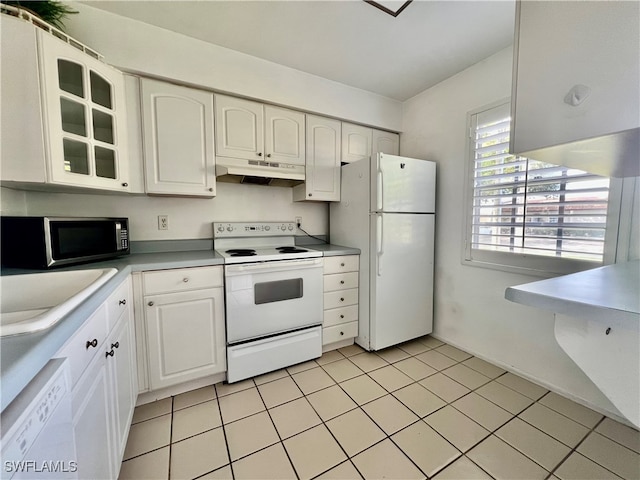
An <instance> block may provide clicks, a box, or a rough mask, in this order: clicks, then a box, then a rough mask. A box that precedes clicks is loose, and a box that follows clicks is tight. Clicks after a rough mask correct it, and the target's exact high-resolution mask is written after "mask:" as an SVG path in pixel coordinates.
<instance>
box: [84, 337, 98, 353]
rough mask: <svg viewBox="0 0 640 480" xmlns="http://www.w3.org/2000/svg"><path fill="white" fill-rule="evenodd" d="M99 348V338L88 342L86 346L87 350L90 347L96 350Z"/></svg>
mask: <svg viewBox="0 0 640 480" xmlns="http://www.w3.org/2000/svg"><path fill="white" fill-rule="evenodd" d="M97 346H98V339H97V338H94V339H93V340H91V341H89V340H87V346H86V348H87V350H88V349H89V347H93V348H96V347H97Z"/></svg>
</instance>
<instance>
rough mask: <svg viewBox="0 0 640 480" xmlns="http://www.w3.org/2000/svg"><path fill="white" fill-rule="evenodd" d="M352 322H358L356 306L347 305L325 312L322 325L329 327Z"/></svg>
mask: <svg viewBox="0 0 640 480" xmlns="http://www.w3.org/2000/svg"><path fill="white" fill-rule="evenodd" d="M354 320H358V305H349V306H348V307H342V308H332V309H331V310H325V311H324V321H323V322H322V325H323V326H324V327H330V326H332V325H338V324H340V323H346V322H353V321H354Z"/></svg>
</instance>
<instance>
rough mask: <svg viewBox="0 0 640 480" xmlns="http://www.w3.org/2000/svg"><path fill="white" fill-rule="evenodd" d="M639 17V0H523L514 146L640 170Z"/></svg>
mask: <svg viewBox="0 0 640 480" xmlns="http://www.w3.org/2000/svg"><path fill="white" fill-rule="evenodd" d="M639 17H640V3H638V2H531V1H521V2H518V4H517V14H516V42H515V59H514V79H513V92H512V122H513V123H512V127H511V145H510V147H511V152H513V153H518V154H525V155H527V156H529V157H531V158H535V159H539V160H543V161H549V162H550V163H556V164H565V165H568V166H573V167H575V168H581V169H583V170H589V171H593V173H600V174H604V175H613V176H627V175H628V174H631V175H638V174H640V168H639V165H640V163H639V162H638V153H639V152H638V150H639V147H638V144H639V143H640V135H639V133H638V132H639V131H640V129H639V128H638V127H640V88H639V85H640V43H639V42H638V39H639V38H640V23H639V22H638V18H639ZM620 132H624V133H620ZM596 139H600V140H596ZM577 141H580V142H581V143H580V144H576V143H575V142H577ZM566 145H570V146H569V147H568V148H567V147H566ZM556 146H557V147H556ZM548 147H553V148H548Z"/></svg>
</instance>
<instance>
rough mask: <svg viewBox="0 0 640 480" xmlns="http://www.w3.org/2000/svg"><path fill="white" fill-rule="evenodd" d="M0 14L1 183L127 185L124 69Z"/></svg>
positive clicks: (123, 187) (114, 187) (112, 187)
mask: <svg viewBox="0 0 640 480" xmlns="http://www.w3.org/2000/svg"><path fill="white" fill-rule="evenodd" d="M2 17H3V18H2V29H1V30H2V46H3V48H2V100H3V106H2V180H3V182H16V183H40V184H54V185H63V186H73V187H86V188H92V189H105V190H116V191H121V192H128V191H129V165H128V158H127V129H126V110H125V98H124V78H123V75H122V73H121V72H119V71H118V70H115V69H113V68H111V67H110V66H108V65H106V64H104V63H103V62H101V61H99V60H97V59H96V58H93V57H92V56H90V55H88V54H86V53H84V52H83V51H81V50H79V49H78V48H76V47H75V46H72V45H71V44H69V43H67V42H66V41H64V40H62V39H60V38H56V37H55V36H53V35H52V34H50V33H48V32H46V31H44V30H41V29H38V28H37V27H35V26H33V25H31V24H30V23H27V22H25V21H23V20H20V19H17V18H13V17H9V16H7V15H3V16H2Z"/></svg>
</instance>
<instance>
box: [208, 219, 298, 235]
mask: <svg viewBox="0 0 640 480" xmlns="http://www.w3.org/2000/svg"><path fill="white" fill-rule="evenodd" d="M295 233H296V223H295V222H214V223H213V238H224V237H269V236H274V237H275V236H282V235H294V234H295Z"/></svg>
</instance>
